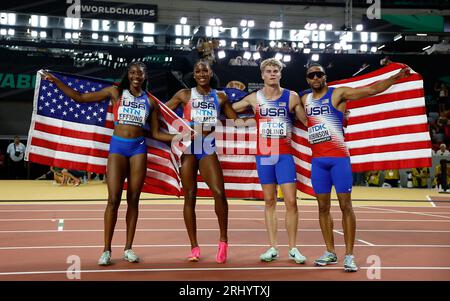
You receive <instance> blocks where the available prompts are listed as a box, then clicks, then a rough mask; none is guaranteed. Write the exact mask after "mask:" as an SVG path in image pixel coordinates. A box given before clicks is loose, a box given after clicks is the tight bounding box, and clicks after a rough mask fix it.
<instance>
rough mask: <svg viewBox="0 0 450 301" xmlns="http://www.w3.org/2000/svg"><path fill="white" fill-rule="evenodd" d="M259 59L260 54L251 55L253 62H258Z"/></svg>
mask: <svg viewBox="0 0 450 301" xmlns="http://www.w3.org/2000/svg"><path fill="white" fill-rule="evenodd" d="M260 58H261V54H260V53H259V52H254V53H253V59H254V60H255V61H257V60H259V59H260Z"/></svg>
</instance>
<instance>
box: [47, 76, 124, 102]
mask: <svg viewBox="0 0 450 301" xmlns="http://www.w3.org/2000/svg"><path fill="white" fill-rule="evenodd" d="M42 74H43V77H44V79H45V80H48V81H50V82H52V83H54V84H55V85H56V86H57V87H58V88H59V89H60V90H61V91H63V93H64V94H66V95H67V96H69V97H70V98H72V99H73V100H75V101H77V102H96V101H101V100H104V99H107V98H114V99H116V98H117V96H118V91H117V88H115V87H113V86H110V87H106V88H104V89H102V90H100V91H97V92H92V93H80V92H78V91H75V90H74V89H72V88H70V87H69V86H67V85H65V84H64V83H63V82H62V81H61V80H60V79H59V78H57V77H56V76H54V75H53V74H51V73H48V72H45V71H42Z"/></svg>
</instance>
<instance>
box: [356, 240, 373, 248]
mask: <svg viewBox="0 0 450 301" xmlns="http://www.w3.org/2000/svg"><path fill="white" fill-rule="evenodd" d="M357 241H359V242H362V243H363V244H366V245H368V246H372V247H374V246H375V245H374V244H372V243H370V242H367V241H365V240H362V239H357Z"/></svg>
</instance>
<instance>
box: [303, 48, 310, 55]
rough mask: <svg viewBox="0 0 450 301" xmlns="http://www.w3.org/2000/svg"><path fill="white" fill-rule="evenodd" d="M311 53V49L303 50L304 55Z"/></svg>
mask: <svg viewBox="0 0 450 301" xmlns="http://www.w3.org/2000/svg"><path fill="white" fill-rule="evenodd" d="M310 52H311V49H309V48H305V49H303V53H306V54H308V53H310Z"/></svg>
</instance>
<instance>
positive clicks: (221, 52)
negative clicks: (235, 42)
mask: <svg viewBox="0 0 450 301" xmlns="http://www.w3.org/2000/svg"><path fill="white" fill-rule="evenodd" d="M217 56H218V57H219V59H223V58H225V57H226V56H227V54H226V53H225V51H223V50H220V51H219V52H217Z"/></svg>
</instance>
